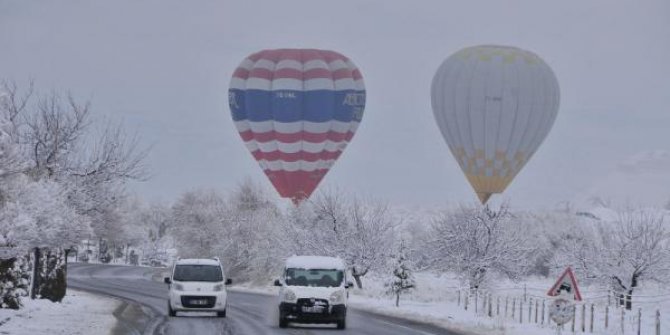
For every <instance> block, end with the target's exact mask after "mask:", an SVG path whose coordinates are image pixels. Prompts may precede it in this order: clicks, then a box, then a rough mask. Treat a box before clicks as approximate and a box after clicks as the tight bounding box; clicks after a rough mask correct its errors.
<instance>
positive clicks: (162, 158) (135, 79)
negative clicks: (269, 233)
mask: <svg viewBox="0 0 670 335" xmlns="http://www.w3.org/2000/svg"><path fill="white" fill-rule="evenodd" d="M478 44H503V45H513V46H518V47H521V48H524V49H528V50H531V51H534V52H535V53H537V54H538V55H540V56H541V57H542V58H543V59H544V60H545V61H546V62H547V63H548V64H549V65H550V66H551V67H552V68H553V70H554V72H555V73H556V76H557V77H558V80H559V83H560V86H561V107H560V110H559V113H558V118H557V120H556V123H555V124H554V127H553V129H552V130H551V132H550V133H549V135H548V137H547V139H546V140H545V142H544V144H543V145H542V146H541V147H540V149H539V150H538V152H537V153H536V154H535V156H534V157H533V158H532V159H531V161H530V162H529V163H528V164H527V165H526V167H525V168H524V169H523V170H522V171H521V173H520V174H519V175H518V176H517V178H516V179H515V180H514V182H513V183H512V184H511V185H510V187H509V188H508V189H507V191H506V193H505V196H504V197H506V198H508V199H510V200H511V202H512V203H513V205H515V206H517V207H529V208H532V207H552V206H554V205H555V204H556V203H558V202H560V201H563V200H569V199H572V198H573V197H574V196H575V195H576V194H579V193H580V192H582V191H583V190H585V189H587V188H588V187H589V186H590V185H592V184H593V183H594V180H598V179H599V178H601V177H602V176H603V175H605V174H607V173H608V172H609V171H611V170H612V169H613V168H615V167H616V166H617V164H619V162H621V161H624V160H625V159H626V158H627V157H630V156H632V155H635V154H637V153H639V152H641V151H646V150H651V149H661V150H670V130H669V127H668V125H669V124H670V108H669V107H668V106H670V93H669V92H670V65H668V60H669V59H670V1H667V0H658V1H612V0H602V1H583V0H579V1H551V2H550V1H536V0H527V1H444V0H435V1H389V0H384V1H382V0H380V1H363V0H359V1H353V0H337V1H315V0H304V1H291V0H286V1H272V0H267V1H252V0H244V1H182V0H173V1H166V0H152V1H142V0H115V1H84V0H61V1H20V0H0V78H5V79H10V80H15V81H17V82H19V83H25V82H26V81H27V80H29V79H34V80H35V82H36V86H37V88H38V89H40V90H42V91H49V90H52V89H56V90H62V91H68V90H69V91H71V92H73V93H74V95H75V96H77V97H79V98H81V99H84V100H90V101H91V103H92V106H93V110H94V113H95V115H96V118H99V119H102V118H104V117H106V118H112V119H115V120H123V121H124V124H125V125H126V126H128V128H130V129H131V130H134V131H137V132H139V133H140V135H141V136H142V139H143V142H144V143H145V144H147V145H153V151H152V152H151V156H150V157H149V158H148V163H149V165H150V167H151V169H152V172H153V175H154V177H153V178H152V179H151V180H149V181H148V182H145V183H142V184H138V185H133V189H135V190H137V192H138V193H140V194H141V195H144V196H146V197H147V198H148V199H149V200H163V201H171V200H173V199H174V198H176V197H177V196H178V195H179V194H180V193H182V192H184V191H186V190H192V189H195V188H200V187H213V188H216V189H220V190H224V191H225V190H230V189H232V188H234V187H235V186H236V185H237V184H238V183H239V182H240V181H241V180H243V179H244V178H245V177H250V178H252V179H253V180H256V181H258V182H259V183H261V184H262V185H265V186H267V187H268V188H271V185H270V183H269V181H267V180H266V177H265V175H264V174H263V173H262V172H261V169H260V168H259V167H258V165H257V164H256V162H255V161H254V160H253V158H252V156H251V155H250V154H249V152H248V151H247V150H246V148H245V147H244V145H243V143H242V141H241V139H240V138H239V136H238V134H237V132H236V130H235V127H234V125H233V123H232V121H231V118H230V111H229V109H228V106H227V89H228V82H229V79H230V76H231V75H232V72H233V70H234V69H235V67H236V66H237V65H238V64H239V62H240V61H241V60H242V59H243V58H244V57H246V56H247V55H249V54H250V53H253V52H255V51H258V50H261V49H268V48H284V47H288V48H293V47H295V48H307V47H308V48H319V49H332V50H336V51H339V52H341V53H342V54H344V55H346V56H348V57H350V58H351V59H352V60H353V61H354V62H355V63H356V64H357V65H358V66H359V67H360V69H361V71H362V73H363V76H364V78H365V81H366V88H367V92H368V98H367V107H366V111H365V115H364V118H363V121H362V123H361V126H360V128H359V129H358V132H357V134H356V136H355V137H354V139H353V141H352V142H351V144H350V145H349V146H348V147H347V150H346V151H345V153H344V154H343V155H342V156H341V157H340V159H339V160H338V161H337V163H336V164H335V166H334V167H333V169H332V170H331V171H330V173H329V174H328V175H327V176H326V178H325V179H324V181H323V182H322V184H321V187H333V186H336V187H338V188H341V189H344V190H348V191H351V192H356V193H360V194H361V195H365V196H372V197H377V198H381V199H386V200H388V201H389V202H391V203H393V204H403V203H408V204H425V203H427V204H431V205H440V204H444V203H446V202H472V201H475V200H476V197H475V194H474V192H473V191H472V189H471V187H470V185H469V184H468V183H467V181H466V179H465V177H464V176H463V174H462V172H461V171H460V168H459V167H458V164H457V163H456V161H455V160H454V158H453V157H452V155H451V153H450V151H449V150H448V148H447V146H446V144H445V143H444V141H443V139H442V137H441V134H440V132H439V130H438V128H437V126H436V124H435V121H434V119H433V115H432V111H431V107H430V83H431V79H432V76H433V74H434V72H435V70H436V69H437V67H438V66H439V64H440V63H441V62H442V61H443V60H444V59H445V58H446V57H447V56H449V55H450V54H452V53H454V52H456V51H458V50H459V49H461V48H463V47H467V46H473V45H478ZM668 189H670V185H668ZM668 196H670V192H669V194H668Z"/></svg>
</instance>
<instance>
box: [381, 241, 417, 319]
mask: <svg viewBox="0 0 670 335" xmlns="http://www.w3.org/2000/svg"><path fill="white" fill-rule="evenodd" d="M409 254H410V252H409V250H408V249H407V247H406V246H405V241H400V245H399V247H398V250H397V252H396V254H395V255H393V257H392V258H393V260H394V262H393V276H392V277H391V278H390V279H389V280H388V282H387V283H386V287H387V288H388V293H389V294H392V295H394V296H395V305H396V307H398V306H399V305H400V295H401V294H403V293H404V292H407V291H409V290H411V289H413V288H415V287H416V280H414V273H413V268H412V262H411V261H410V259H409Z"/></svg>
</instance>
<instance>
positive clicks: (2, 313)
mask: <svg viewBox="0 0 670 335" xmlns="http://www.w3.org/2000/svg"><path fill="white" fill-rule="evenodd" d="M23 303H24V307H23V308H22V309H20V310H9V309H0V334H3V335H28V334H30V335H53V334H68V335H78V334H81V335H98V334H99V335H106V334H110V333H111V331H112V329H114V327H115V325H116V318H115V317H114V315H113V312H114V310H115V309H116V308H117V307H118V306H119V305H120V303H121V302H120V301H118V300H115V299H111V298H104V297H100V296H96V295H92V294H88V293H84V292H81V291H74V290H70V289H69V290H68V293H67V295H66V296H65V299H63V302H62V303H52V302H50V301H48V300H30V299H24V300H23Z"/></svg>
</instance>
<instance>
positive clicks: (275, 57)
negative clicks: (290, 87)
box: [247, 49, 349, 63]
mask: <svg viewBox="0 0 670 335" xmlns="http://www.w3.org/2000/svg"><path fill="white" fill-rule="evenodd" d="M247 58H248V59H249V60H251V61H252V62H257V61H259V60H261V59H266V60H269V61H271V62H275V63H277V62H279V61H282V60H294V61H296V62H300V63H305V62H309V61H312V60H323V61H326V62H328V63H331V62H334V61H336V60H341V61H343V62H347V61H349V59H348V58H347V57H345V56H343V55H342V54H339V53H337V52H334V51H329V50H316V49H277V50H263V51H260V52H257V53H255V54H252V55H251V56H249V57H247Z"/></svg>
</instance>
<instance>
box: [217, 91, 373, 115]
mask: <svg viewBox="0 0 670 335" xmlns="http://www.w3.org/2000/svg"><path fill="white" fill-rule="evenodd" d="M228 95H229V98H228V103H229V105H230V110H231V113H232V116H233V120H235V121H241V120H249V121H251V122H262V121H268V120H274V121H277V122H296V121H309V122H326V121H330V120H337V121H341V122H350V121H352V120H355V121H360V119H361V117H362V114H363V107H364V105H365V91H358V90H344V91H334V90H315V91H295V90H281V91H266V90H240V89H231V90H229V94H228Z"/></svg>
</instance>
